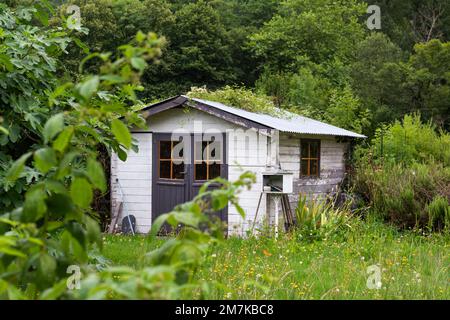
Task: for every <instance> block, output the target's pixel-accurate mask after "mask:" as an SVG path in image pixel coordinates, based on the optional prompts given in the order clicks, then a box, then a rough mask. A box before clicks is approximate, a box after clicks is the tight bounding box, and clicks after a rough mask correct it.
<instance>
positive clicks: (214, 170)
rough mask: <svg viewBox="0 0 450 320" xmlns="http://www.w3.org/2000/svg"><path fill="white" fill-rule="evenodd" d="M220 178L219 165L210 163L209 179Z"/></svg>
mask: <svg viewBox="0 0 450 320" xmlns="http://www.w3.org/2000/svg"><path fill="white" fill-rule="evenodd" d="M217 177H220V164H218V163H211V164H209V179H210V180H211V179H214V178H217Z"/></svg>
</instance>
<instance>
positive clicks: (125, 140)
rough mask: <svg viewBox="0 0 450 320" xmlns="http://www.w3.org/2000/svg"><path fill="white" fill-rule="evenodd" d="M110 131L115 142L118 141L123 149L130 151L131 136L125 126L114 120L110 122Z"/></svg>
mask: <svg viewBox="0 0 450 320" xmlns="http://www.w3.org/2000/svg"><path fill="white" fill-rule="evenodd" d="M111 130H112V133H113V134H114V137H116V139H117V141H119V142H120V143H121V144H122V145H123V146H124V147H125V148H127V149H130V147H131V134H130V131H128V128H127V126H126V125H124V124H123V122H122V121H120V120H119V119H114V120H113V121H112V122H111Z"/></svg>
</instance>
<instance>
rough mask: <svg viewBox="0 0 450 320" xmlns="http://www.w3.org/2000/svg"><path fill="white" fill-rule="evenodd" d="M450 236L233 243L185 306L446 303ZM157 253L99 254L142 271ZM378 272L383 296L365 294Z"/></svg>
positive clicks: (380, 231)
mask: <svg viewBox="0 0 450 320" xmlns="http://www.w3.org/2000/svg"><path fill="white" fill-rule="evenodd" d="M449 240H450V239H449V236H448V235H445V234H432V235H429V236H423V235H420V234H418V233H416V232H413V231H405V232H400V231H398V230H397V229H396V228H394V227H390V226H387V225H385V224H384V223H381V222H378V221H376V220H374V221H364V222H362V221H359V220H357V219H356V220H354V221H353V224H352V228H344V229H342V232H339V233H337V234H335V235H334V236H332V237H329V238H324V239H322V240H321V241H309V240H308V241H306V240H299V239H298V238H297V237H295V235H293V234H284V235H282V236H280V238H279V239H278V240H275V239H274V238H273V237H262V238H248V239H239V238H230V239H228V240H227V241H225V242H223V243H221V244H220V245H218V246H217V247H215V248H214V250H213V251H212V252H211V253H210V254H209V255H208V257H207V258H206V260H205V261H204V262H203V263H202V265H201V268H200V269H199V270H198V272H197V275H196V278H197V279H198V281H200V282H203V283H204V284H205V285H204V290H203V291H202V292H200V291H199V290H196V291H194V292H192V291H190V292H186V294H185V298H187V299H199V298H207V299H449V298H450V284H449V282H448V275H449V272H450V270H449V267H450V250H448V249H449ZM159 245H161V240H158V241H155V242H146V241H144V238H143V237H139V236H136V237H123V236H108V237H106V241H105V249H104V254H105V255H106V256H107V257H108V258H109V259H110V260H111V261H112V263H114V264H123V263H125V264H130V265H133V266H141V265H142V264H145V260H144V259H143V255H144V253H145V252H147V251H148V250H149V249H151V248H154V247H157V246H159ZM373 265H376V266H379V268H380V270H381V283H382V286H381V288H380V289H369V288H368V287H367V280H368V277H369V274H368V273H367V271H368V269H367V268H368V267H369V266H373Z"/></svg>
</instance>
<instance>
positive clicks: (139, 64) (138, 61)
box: [131, 57, 147, 72]
mask: <svg viewBox="0 0 450 320" xmlns="http://www.w3.org/2000/svg"><path fill="white" fill-rule="evenodd" d="M131 65H132V66H133V68H135V69H137V70H139V71H141V72H142V71H144V69H145V67H147V62H145V60H144V59H142V58H139V57H133V58H131Z"/></svg>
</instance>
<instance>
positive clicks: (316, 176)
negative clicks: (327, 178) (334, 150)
mask: <svg viewBox="0 0 450 320" xmlns="http://www.w3.org/2000/svg"><path fill="white" fill-rule="evenodd" d="M304 143H307V144H308V158H303V157H302V145H303V144H304ZM311 143H317V153H318V154H317V158H315V157H314V158H313V157H311ZM321 151H322V148H321V140H320V139H300V178H307V179H320V162H321ZM303 160H306V161H307V162H308V170H307V171H308V174H306V175H305V174H303V173H302V161H303ZM311 161H317V174H314V175H313V174H311V170H310V168H311Z"/></svg>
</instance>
